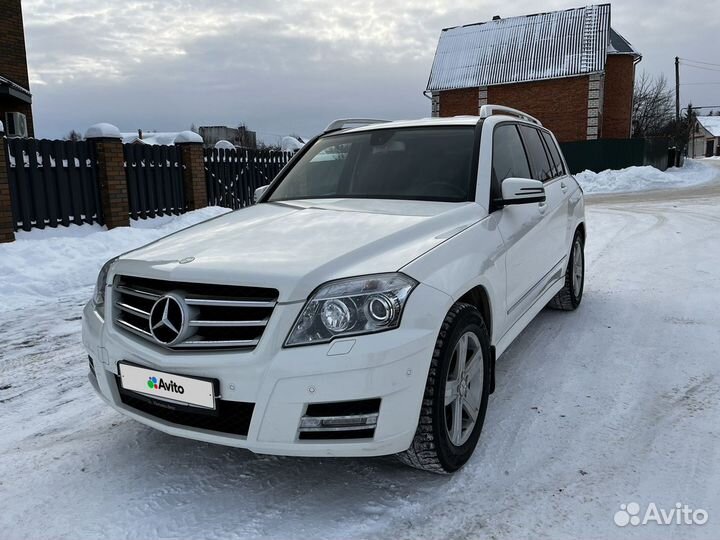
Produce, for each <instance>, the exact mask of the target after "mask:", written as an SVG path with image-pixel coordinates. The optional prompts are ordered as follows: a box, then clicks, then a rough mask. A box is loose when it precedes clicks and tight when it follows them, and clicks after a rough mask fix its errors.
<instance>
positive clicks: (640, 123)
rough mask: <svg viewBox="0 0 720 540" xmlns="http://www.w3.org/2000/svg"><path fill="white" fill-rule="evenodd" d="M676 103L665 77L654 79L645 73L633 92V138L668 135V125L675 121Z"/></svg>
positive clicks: (636, 82)
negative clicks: (674, 110)
mask: <svg viewBox="0 0 720 540" xmlns="http://www.w3.org/2000/svg"><path fill="white" fill-rule="evenodd" d="M674 103H675V97H674V95H673V92H672V90H671V89H670V88H668V84H667V79H666V78H665V75H663V74H660V75H658V76H657V77H653V76H652V75H649V74H648V73H646V72H644V71H643V73H642V75H640V77H639V78H638V79H637V80H636V81H635V89H634V91H633V112H632V125H633V137H652V136H658V135H664V134H667V130H668V124H670V123H671V122H672V121H673V108H674Z"/></svg>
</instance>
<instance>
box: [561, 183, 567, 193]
mask: <svg viewBox="0 0 720 540" xmlns="http://www.w3.org/2000/svg"><path fill="white" fill-rule="evenodd" d="M560 189H562V190H563V193H565V192H566V191H567V184H566V183H565V182H560Z"/></svg>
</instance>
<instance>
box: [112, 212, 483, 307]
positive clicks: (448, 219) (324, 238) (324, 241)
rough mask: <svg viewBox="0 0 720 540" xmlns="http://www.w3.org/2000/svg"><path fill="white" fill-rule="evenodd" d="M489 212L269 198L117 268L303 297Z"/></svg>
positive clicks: (424, 247)
mask: <svg viewBox="0 0 720 540" xmlns="http://www.w3.org/2000/svg"><path fill="white" fill-rule="evenodd" d="M481 213H482V210H481V208H480V207H479V206H478V205H477V204H474V203H470V202H468V203H443V202H425V201H393V200H370V199H313V200H310V199H307V200H298V201H287V202H276V203H263V204H258V205H255V206H252V207H249V208H245V209H242V210H238V211H235V212H230V213H228V214H224V215H222V216H220V217H218V218H214V219H211V220H209V221H205V222H203V223H200V224H198V225H195V226H193V227H189V228H187V229H184V230H182V231H180V232H177V233H175V234H172V235H170V236H167V237H165V238H163V239H161V240H158V241H156V242H153V243H152V244H149V245H147V246H145V247H142V248H140V249H137V250H135V251H132V252H130V253H127V254H125V255H124V256H122V257H121V258H120V260H119V261H118V263H117V264H116V266H115V268H114V271H113V272H114V273H123V272H126V273H129V274H131V275H138V276H144V277H152V278H156V279H165V280H173V281H190V282H207V283H222V284H227V285H245V286H254V287H272V288H276V289H278V290H279V291H280V297H279V301H281V302H292V301H300V300H304V299H306V298H307V297H308V295H309V294H310V293H311V292H312V290H313V289H315V288H316V287H318V286H319V285H321V284H322V283H325V282H326V281H330V280H333V279H338V278H343V277H350V276H357V275H363V274H374V273H380V272H393V271H396V270H399V269H400V268H402V267H403V266H405V265H406V264H407V263H409V262H410V261H412V260H413V259H415V258H417V257H419V256H420V255H422V254H423V253H425V252H427V251H429V250H430V249H432V248H434V247H435V246H437V245H439V244H440V243H442V242H444V241H445V240H447V239H448V238H450V237H451V236H454V235H455V234H457V233H459V232H460V231H462V230H463V229H465V228H467V227H469V226H470V225H472V224H473V223H475V222H477V221H479V220H480V219H481V218H482V215H481ZM181 261H182V262H181Z"/></svg>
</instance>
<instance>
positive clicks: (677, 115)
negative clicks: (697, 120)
mask: <svg viewBox="0 0 720 540" xmlns="http://www.w3.org/2000/svg"><path fill="white" fill-rule="evenodd" d="M675 121H676V122H679V121H680V58H678V57H677V56H676V57H675Z"/></svg>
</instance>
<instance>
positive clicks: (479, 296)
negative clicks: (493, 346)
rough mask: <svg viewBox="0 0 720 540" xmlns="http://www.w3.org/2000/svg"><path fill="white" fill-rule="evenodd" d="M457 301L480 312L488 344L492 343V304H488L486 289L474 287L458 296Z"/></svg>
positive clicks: (478, 286) (479, 286)
mask: <svg viewBox="0 0 720 540" xmlns="http://www.w3.org/2000/svg"><path fill="white" fill-rule="evenodd" d="M457 301H458V302H463V303H465V304H470V305H471V306H474V307H475V308H476V309H477V310H478V311H479V312H480V315H482V318H483V320H484V321H485V326H486V327H487V330H488V334H489V337H490V343H492V342H493V341H492V335H493V334H492V333H493V320H492V304H491V303H490V295H489V294H488V291H487V289H486V288H485V287H484V286H483V285H475V286H474V287H473V288H472V289H470V290H469V291H467V292H466V293H464V294H463V295H462V296H460V298H458V300H457Z"/></svg>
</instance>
